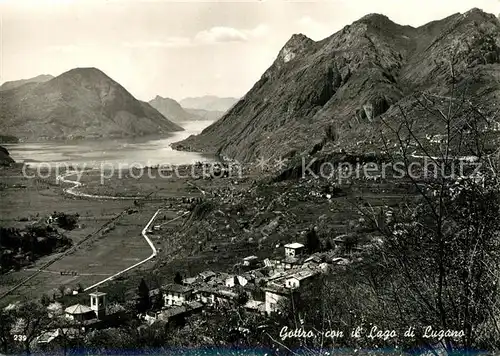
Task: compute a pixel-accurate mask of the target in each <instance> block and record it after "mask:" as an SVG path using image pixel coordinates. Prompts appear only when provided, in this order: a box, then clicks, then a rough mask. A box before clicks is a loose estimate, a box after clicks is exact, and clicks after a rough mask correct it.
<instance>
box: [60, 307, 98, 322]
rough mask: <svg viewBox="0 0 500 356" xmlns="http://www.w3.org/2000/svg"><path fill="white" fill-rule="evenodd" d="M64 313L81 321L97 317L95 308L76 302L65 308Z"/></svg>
mask: <svg viewBox="0 0 500 356" xmlns="http://www.w3.org/2000/svg"><path fill="white" fill-rule="evenodd" d="M64 313H65V315H66V317H67V318H69V319H71V320H75V321H80V322H83V321H85V320H91V319H95V317H96V314H95V312H94V310H92V309H90V308H89V307H88V306H86V305H82V304H75V305H72V306H70V307H67V308H66V309H65V310H64Z"/></svg>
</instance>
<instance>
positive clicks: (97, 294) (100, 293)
mask: <svg viewBox="0 0 500 356" xmlns="http://www.w3.org/2000/svg"><path fill="white" fill-rule="evenodd" d="M89 295H91V296H93V297H102V296H104V295H106V293H103V292H94V293H90V294H89Z"/></svg>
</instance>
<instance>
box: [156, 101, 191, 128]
mask: <svg viewBox="0 0 500 356" xmlns="http://www.w3.org/2000/svg"><path fill="white" fill-rule="evenodd" d="M149 104H150V105H151V106H152V107H154V108H155V109H156V110H158V111H159V112H160V113H161V114H162V115H163V116H165V117H168V118H169V119H170V120H172V121H173V122H176V123H181V122H183V121H188V120H193V116H194V115H192V114H190V113H188V112H187V111H185V110H184V109H183V108H182V107H181V106H180V104H179V103H178V102H177V101H175V100H174V99H170V98H162V97H161V96H159V95H157V96H156V98H154V99H153V100H151V101H150V102H149Z"/></svg>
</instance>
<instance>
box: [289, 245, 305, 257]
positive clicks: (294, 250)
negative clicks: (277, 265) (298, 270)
mask: <svg viewBox="0 0 500 356" xmlns="http://www.w3.org/2000/svg"><path fill="white" fill-rule="evenodd" d="M303 252H304V245H302V244H300V243H298V242H294V243H291V244H288V245H285V256H286V257H297V256H300V255H301V254H302V253H303Z"/></svg>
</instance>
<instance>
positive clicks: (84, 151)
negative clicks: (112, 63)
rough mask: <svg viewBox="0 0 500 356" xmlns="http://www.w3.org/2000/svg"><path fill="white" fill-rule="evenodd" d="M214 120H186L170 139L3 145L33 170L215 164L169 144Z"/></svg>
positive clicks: (194, 153)
mask: <svg viewBox="0 0 500 356" xmlns="http://www.w3.org/2000/svg"><path fill="white" fill-rule="evenodd" d="M211 123H212V121H186V122H185V123H182V127H183V128H184V129H185V131H181V132H173V133H170V134H169V135H168V136H165V135H162V136H161V137H155V136H146V137H137V138H120V139H101V140H75V141H48V142H22V143H16V144H2V146H4V147H5V148H7V149H8V150H9V153H10V155H11V157H12V158H13V159H14V160H15V161H16V162H21V163H22V162H24V163H26V164H28V165H29V166H32V167H37V166H52V167H53V166H56V165H73V166H78V167H85V168H99V167H102V166H103V165H106V167H110V166H113V167H115V168H116V167H123V168H126V167H131V166H134V167H135V166H137V167H144V166H155V165H161V164H164V165H180V164H192V163H195V162H196V161H214V160H215V157H214V156H210V155H203V154H199V153H196V152H183V151H175V150H173V149H172V148H171V147H170V144H171V143H173V142H177V141H180V140H183V139H185V138H187V137H188V136H190V135H194V134H198V133H200V132H201V131H202V130H203V129H204V128H205V127H207V126H209V125H210V124H211Z"/></svg>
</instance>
